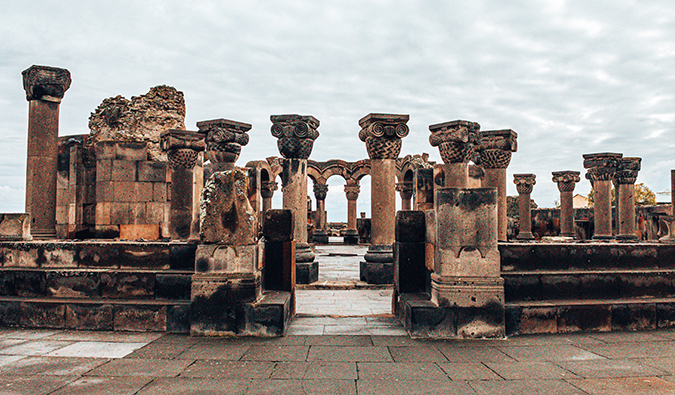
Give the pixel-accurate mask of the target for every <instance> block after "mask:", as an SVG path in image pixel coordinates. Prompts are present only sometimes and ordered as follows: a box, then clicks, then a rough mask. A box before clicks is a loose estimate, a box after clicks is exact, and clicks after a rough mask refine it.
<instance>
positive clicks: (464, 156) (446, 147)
mask: <svg viewBox="0 0 675 395" xmlns="http://www.w3.org/2000/svg"><path fill="white" fill-rule="evenodd" d="M429 130H430V131H431V136H429V143H430V144H431V146H433V147H438V150H439V151H440V153H441V158H442V159H443V163H445V164H450V163H468V162H469V160H471V159H472V157H473V153H474V148H475V146H476V145H477V144H478V142H479V141H480V134H479V133H480V125H479V124H478V123H476V122H470V121H451V122H444V123H438V124H435V125H429Z"/></svg>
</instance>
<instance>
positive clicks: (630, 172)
mask: <svg viewBox="0 0 675 395" xmlns="http://www.w3.org/2000/svg"><path fill="white" fill-rule="evenodd" d="M641 164H642V158H633V157H630V158H629V157H623V158H621V161H620V162H619V165H618V168H617V170H616V173H615V174H614V180H615V181H616V183H617V184H635V181H637V176H638V172H639V171H640V168H641Z"/></svg>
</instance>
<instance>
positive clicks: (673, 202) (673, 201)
mask: <svg viewBox="0 0 675 395" xmlns="http://www.w3.org/2000/svg"><path fill="white" fill-rule="evenodd" d="M663 220H664V221H665V222H666V223H667V224H668V234H667V235H665V236H663V237H661V238H660V239H659V242H661V243H671V244H672V243H675V170H671V171H670V215H666V216H664V217H663Z"/></svg>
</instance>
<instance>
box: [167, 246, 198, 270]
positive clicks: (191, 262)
mask: <svg viewBox="0 0 675 395" xmlns="http://www.w3.org/2000/svg"><path fill="white" fill-rule="evenodd" d="M196 250H197V244H184V243H171V244H170V246H169V267H170V268H171V270H189V271H194V270H195V252H196Z"/></svg>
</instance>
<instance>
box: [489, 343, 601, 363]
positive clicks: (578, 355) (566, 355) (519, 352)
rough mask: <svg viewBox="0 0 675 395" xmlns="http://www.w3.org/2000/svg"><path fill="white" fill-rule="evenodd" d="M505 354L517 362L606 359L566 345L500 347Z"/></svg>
mask: <svg viewBox="0 0 675 395" xmlns="http://www.w3.org/2000/svg"><path fill="white" fill-rule="evenodd" d="M499 349H500V350H501V351H502V352H503V353H504V354H506V355H508V356H510V357H512V358H513V359H515V360H517V361H585V360H589V359H605V358H604V357H602V356H600V355H598V354H594V353H592V352H589V351H586V350H583V349H581V348H579V347H576V346H572V345H565V344H552V345H549V346H548V347H545V348H543V347H541V346H521V347H500V348H499Z"/></svg>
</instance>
